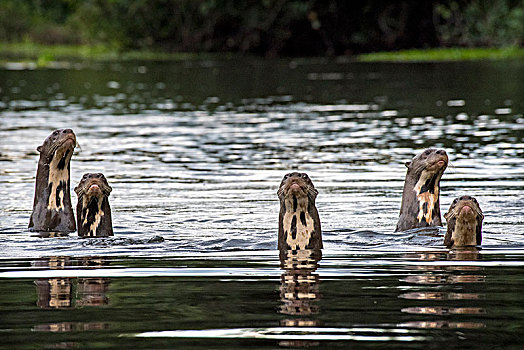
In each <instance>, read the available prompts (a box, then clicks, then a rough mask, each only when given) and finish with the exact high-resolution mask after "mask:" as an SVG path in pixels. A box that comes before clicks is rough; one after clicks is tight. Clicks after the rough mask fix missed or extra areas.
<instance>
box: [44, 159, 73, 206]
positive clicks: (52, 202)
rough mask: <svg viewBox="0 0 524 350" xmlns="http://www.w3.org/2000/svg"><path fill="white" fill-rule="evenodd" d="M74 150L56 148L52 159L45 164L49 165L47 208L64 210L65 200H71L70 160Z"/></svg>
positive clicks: (45, 165)
mask: <svg viewBox="0 0 524 350" xmlns="http://www.w3.org/2000/svg"><path fill="white" fill-rule="evenodd" d="M72 155H73V152H72V151H71V150H70V149H58V150H56V152H55V154H54V156H53V157H52V159H51V161H50V162H49V163H47V164H43V166H44V167H48V176H47V188H48V189H49V192H48V197H47V209H48V210H55V211H61V210H62V211H63V210H64V205H65V203H64V201H66V200H67V201H68V202H70V198H71V197H70V193H69V161H70V160H71V156H72Z"/></svg>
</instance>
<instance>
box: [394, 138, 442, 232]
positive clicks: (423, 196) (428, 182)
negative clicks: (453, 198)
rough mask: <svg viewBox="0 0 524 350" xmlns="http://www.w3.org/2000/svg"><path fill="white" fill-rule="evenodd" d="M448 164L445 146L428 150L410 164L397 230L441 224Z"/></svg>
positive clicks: (408, 164)
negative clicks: (443, 179) (441, 199)
mask: <svg viewBox="0 0 524 350" xmlns="http://www.w3.org/2000/svg"><path fill="white" fill-rule="evenodd" d="M447 166H448V155H447V154H446V151H444V150H442V149H433V148H429V149H426V150H425V151H424V152H422V153H420V154H418V155H417V156H415V157H413V159H412V160H411V161H410V162H407V163H406V167H407V168H408V171H407V174H406V181H405V182H404V192H403V194H402V207H401V209H400V220H399V223H398V225H397V231H404V230H408V229H411V228H416V227H426V226H440V225H441V224H442V222H441V219H440V203H439V195H440V179H441V177H442V174H444V171H445V170H446V168H447Z"/></svg>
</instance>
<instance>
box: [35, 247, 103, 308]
mask: <svg viewBox="0 0 524 350" xmlns="http://www.w3.org/2000/svg"><path fill="white" fill-rule="evenodd" d="M77 264H78V265H80V266H83V267H86V268H98V267H101V266H103V265H105V262H104V261H103V260H102V259H98V258H83V259H82V260H80V261H79V262H77V261H72V260H71V258H69V257H61V256H57V257H50V258H45V259H40V260H37V261H35V263H34V266H36V267H40V268H48V269H51V270H63V269H66V268H67V267H69V266H74V265H77ZM74 282H77V283H76V293H73V290H74V289H75V283H74ZM110 283H111V280H110V279H109V278H103V277H100V278H98V277H97V278H78V279H76V278H65V277H63V278H61V277H58V278H41V279H38V280H36V281H35V284H36V289H37V294H38V301H37V305H38V306H39V307H40V308H43V309H66V308H73V307H81V306H100V305H105V304H108V303H109V299H108V297H107V295H106V293H107V291H108V289H109V284H110Z"/></svg>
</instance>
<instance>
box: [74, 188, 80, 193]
mask: <svg viewBox="0 0 524 350" xmlns="http://www.w3.org/2000/svg"><path fill="white" fill-rule="evenodd" d="M79 187H80V186H76V187H75V189H74V191H75V193H76V194H77V195H78V192H80V191H79V190H80V188H79Z"/></svg>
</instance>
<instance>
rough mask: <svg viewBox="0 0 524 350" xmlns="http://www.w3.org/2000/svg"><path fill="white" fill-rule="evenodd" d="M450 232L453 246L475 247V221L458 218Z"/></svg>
mask: <svg viewBox="0 0 524 350" xmlns="http://www.w3.org/2000/svg"><path fill="white" fill-rule="evenodd" d="M456 220H457V221H456V222H455V227H454V229H453V231H452V232H451V239H452V240H453V246H457V247H460V246H467V245H477V231H476V230H477V219H476V218H475V219H473V220H471V219H467V218H465V217H461V216H458V217H457V219H456Z"/></svg>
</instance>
